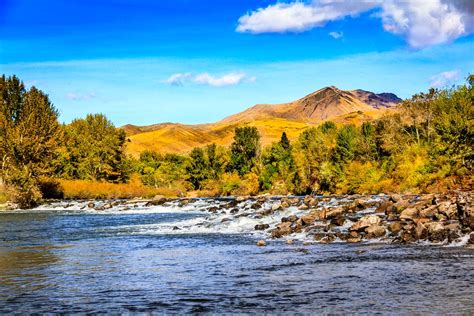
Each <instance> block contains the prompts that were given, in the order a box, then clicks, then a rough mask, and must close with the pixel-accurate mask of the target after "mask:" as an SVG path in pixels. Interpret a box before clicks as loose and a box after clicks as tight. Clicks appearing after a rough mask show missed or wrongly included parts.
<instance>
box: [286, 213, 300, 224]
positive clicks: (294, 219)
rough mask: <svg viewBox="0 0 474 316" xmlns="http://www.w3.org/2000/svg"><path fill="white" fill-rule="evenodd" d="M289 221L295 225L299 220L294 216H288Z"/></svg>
mask: <svg viewBox="0 0 474 316" xmlns="http://www.w3.org/2000/svg"><path fill="white" fill-rule="evenodd" d="M287 219H288V221H289V222H291V223H294V222H296V221H297V220H298V216H296V215H294V214H293V215H290V216H288V217H287Z"/></svg>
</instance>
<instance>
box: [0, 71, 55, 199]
mask: <svg viewBox="0 0 474 316" xmlns="http://www.w3.org/2000/svg"><path fill="white" fill-rule="evenodd" d="M60 135H61V130H60V125H59V123H58V111H57V110H56V108H55V107H54V106H53V105H52V104H51V102H50V101H49V98H48V96H47V95H46V94H44V93H43V92H42V91H40V90H38V89H37V88H35V87H32V88H31V89H30V90H28V91H27V90H26V89H25V87H24V85H23V83H22V82H21V81H20V80H19V79H18V78H17V77H16V76H12V77H8V78H7V77H5V75H3V76H2V77H0V159H1V169H0V182H4V183H5V184H6V185H7V186H8V187H9V188H10V190H11V192H12V198H13V199H14V200H15V201H16V202H18V203H19V204H20V205H21V206H22V207H28V206H31V205H33V204H35V203H36V202H37V201H38V200H39V199H40V198H41V192H40V190H39V178H40V177H41V176H49V175H50V174H51V173H52V171H53V167H52V164H51V161H52V160H53V158H54V157H55V155H56V149H57V147H58V141H57V140H58V138H59V137H60Z"/></svg>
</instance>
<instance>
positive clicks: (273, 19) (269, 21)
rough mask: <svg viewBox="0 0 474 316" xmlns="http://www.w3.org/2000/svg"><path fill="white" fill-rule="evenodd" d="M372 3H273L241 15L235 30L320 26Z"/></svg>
mask: <svg viewBox="0 0 474 316" xmlns="http://www.w3.org/2000/svg"><path fill="white" fill-rule="evenodd" d="M372 7H374V1H370V0H359V1H346V2H343V1H337V0H335V1H333V0H321V1H313V2H312V3H311V4H305V3H303V2H300V1H296V2H292V3H276V4H274V5H269V6H268V7H266V8H260V9H258V10H257V11H253V12H250V13H247V14H245V15H243V16H241V17H240V18H239V25H238V26H237V31H238V32H250V33H255V34H258V33H285V32H304V31H307V30H310V29H312V28H315V27H321V26H324V25H325V24H326V23H327V22H329V21H334V20H338V19H342V18H344V17H346V16H355V15H357V14H359V13H361V12H364V11H367V10H368V9H370V8H372Z"/></svg>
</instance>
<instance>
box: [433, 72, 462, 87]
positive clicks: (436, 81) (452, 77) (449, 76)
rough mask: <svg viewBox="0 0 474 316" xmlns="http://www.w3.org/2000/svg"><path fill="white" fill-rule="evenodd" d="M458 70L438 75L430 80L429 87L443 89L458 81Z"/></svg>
mask: <svg viewBox="0 0 474 316" xmlns="http://www.w3.org/2000/svg"><path fill="white" fill-rule="evenodd" d="M459 73H460V71H459V70H451V71H445V72H442V73H439V74H437V75H434V76H432V77H431V78H430V85H431V86H432V87H433V88H443V87H446V86H449V85H452V84H454V83H455V82H456V80H458V79H459Z"/></svg>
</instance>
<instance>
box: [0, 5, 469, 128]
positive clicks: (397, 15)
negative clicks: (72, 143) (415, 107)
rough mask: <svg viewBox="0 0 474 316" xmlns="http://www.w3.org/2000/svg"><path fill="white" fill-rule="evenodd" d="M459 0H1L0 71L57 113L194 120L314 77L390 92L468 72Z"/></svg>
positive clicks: (302, 86)
mask: <svg viewBox="0 0 474 316" xmlns="http://www.w3.org/2000/svg"><path fill="white" fill-rule="evenodd" d="M473 16H474V15H473V5H472V2H469V1H468V0H466V1H463V0H454V1H448V0H428V1H422V0H413V1H407V0H404V1H401V0H386V1H383V2H381V1H379V0H359V1H342V0H318V1H306V2H292V1H286V2H283V1H280V2H276V1H250V0H235V1H230V0H229V1H225V2H224V1H198V0H173V1H165V0H161V1H145V0H134V1H132V0H129V1H126V0H102V1H92V0H81V1H79V0H68V1H52V0H30V1H28V0H0V73H5V74H7V75H11V74H17V75H18V76H20V78H21V79H23V80H24V81H25V83H26V84H27V85H28V86H31V85H35V86H37V87H38V88H40V89H42V90H44V91H45V92H47V93H48V94H49V95H50V98H51V100H52V101H53V103H54V104H55V105H56V107H57V108H58V109H59V110H60V113H61V120H62V121H64V122H69V121H71V120H72V119H73V118H76V117H83V116H85V115H86V114H87V113H97V112H101V113H105V114H106V115H107V116H108V117H109V118H110V119H111V120H112V121H113V122H114V123H115V124H116V125H118V126H120V125H123V124H126V123H133V124H138V125H145V124H153V123H158V122H165V121H173V122H182V123H206V122H212V121H216V120H218V119H221V118H224V117H225V116H227V115H230V114H233V113H236V112H238V111H241V110H244V109H245V108H247V107H249V106H252V105H254V104H256V103H281V102H286V101H290V100H294V99H296V98H299V97H302V96H304V95H306V94H308V93H311V92H313V91H314V90H317V89H319V88H321V87H323V86H328V85H335V86H338V87H340V88H342V89H357V88H362V89H366V90H371V91H374V92H394V93H396V94H398V95H399V96H401V97H409V96H411V95H412V94H414V93H416V92H419V91H422V90H426V89H428V88H429V87H430V86H436V87H442V86H446V85H451V84H456V83H461V82H463V80H464V77H465V76H466V75H467V74H468V73H474V58H473V57H472V56H473V55H474V54H473V52H474V36H473V35H472V31H473V25H474V22H473V21H474V17H473Z"/></svg>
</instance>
